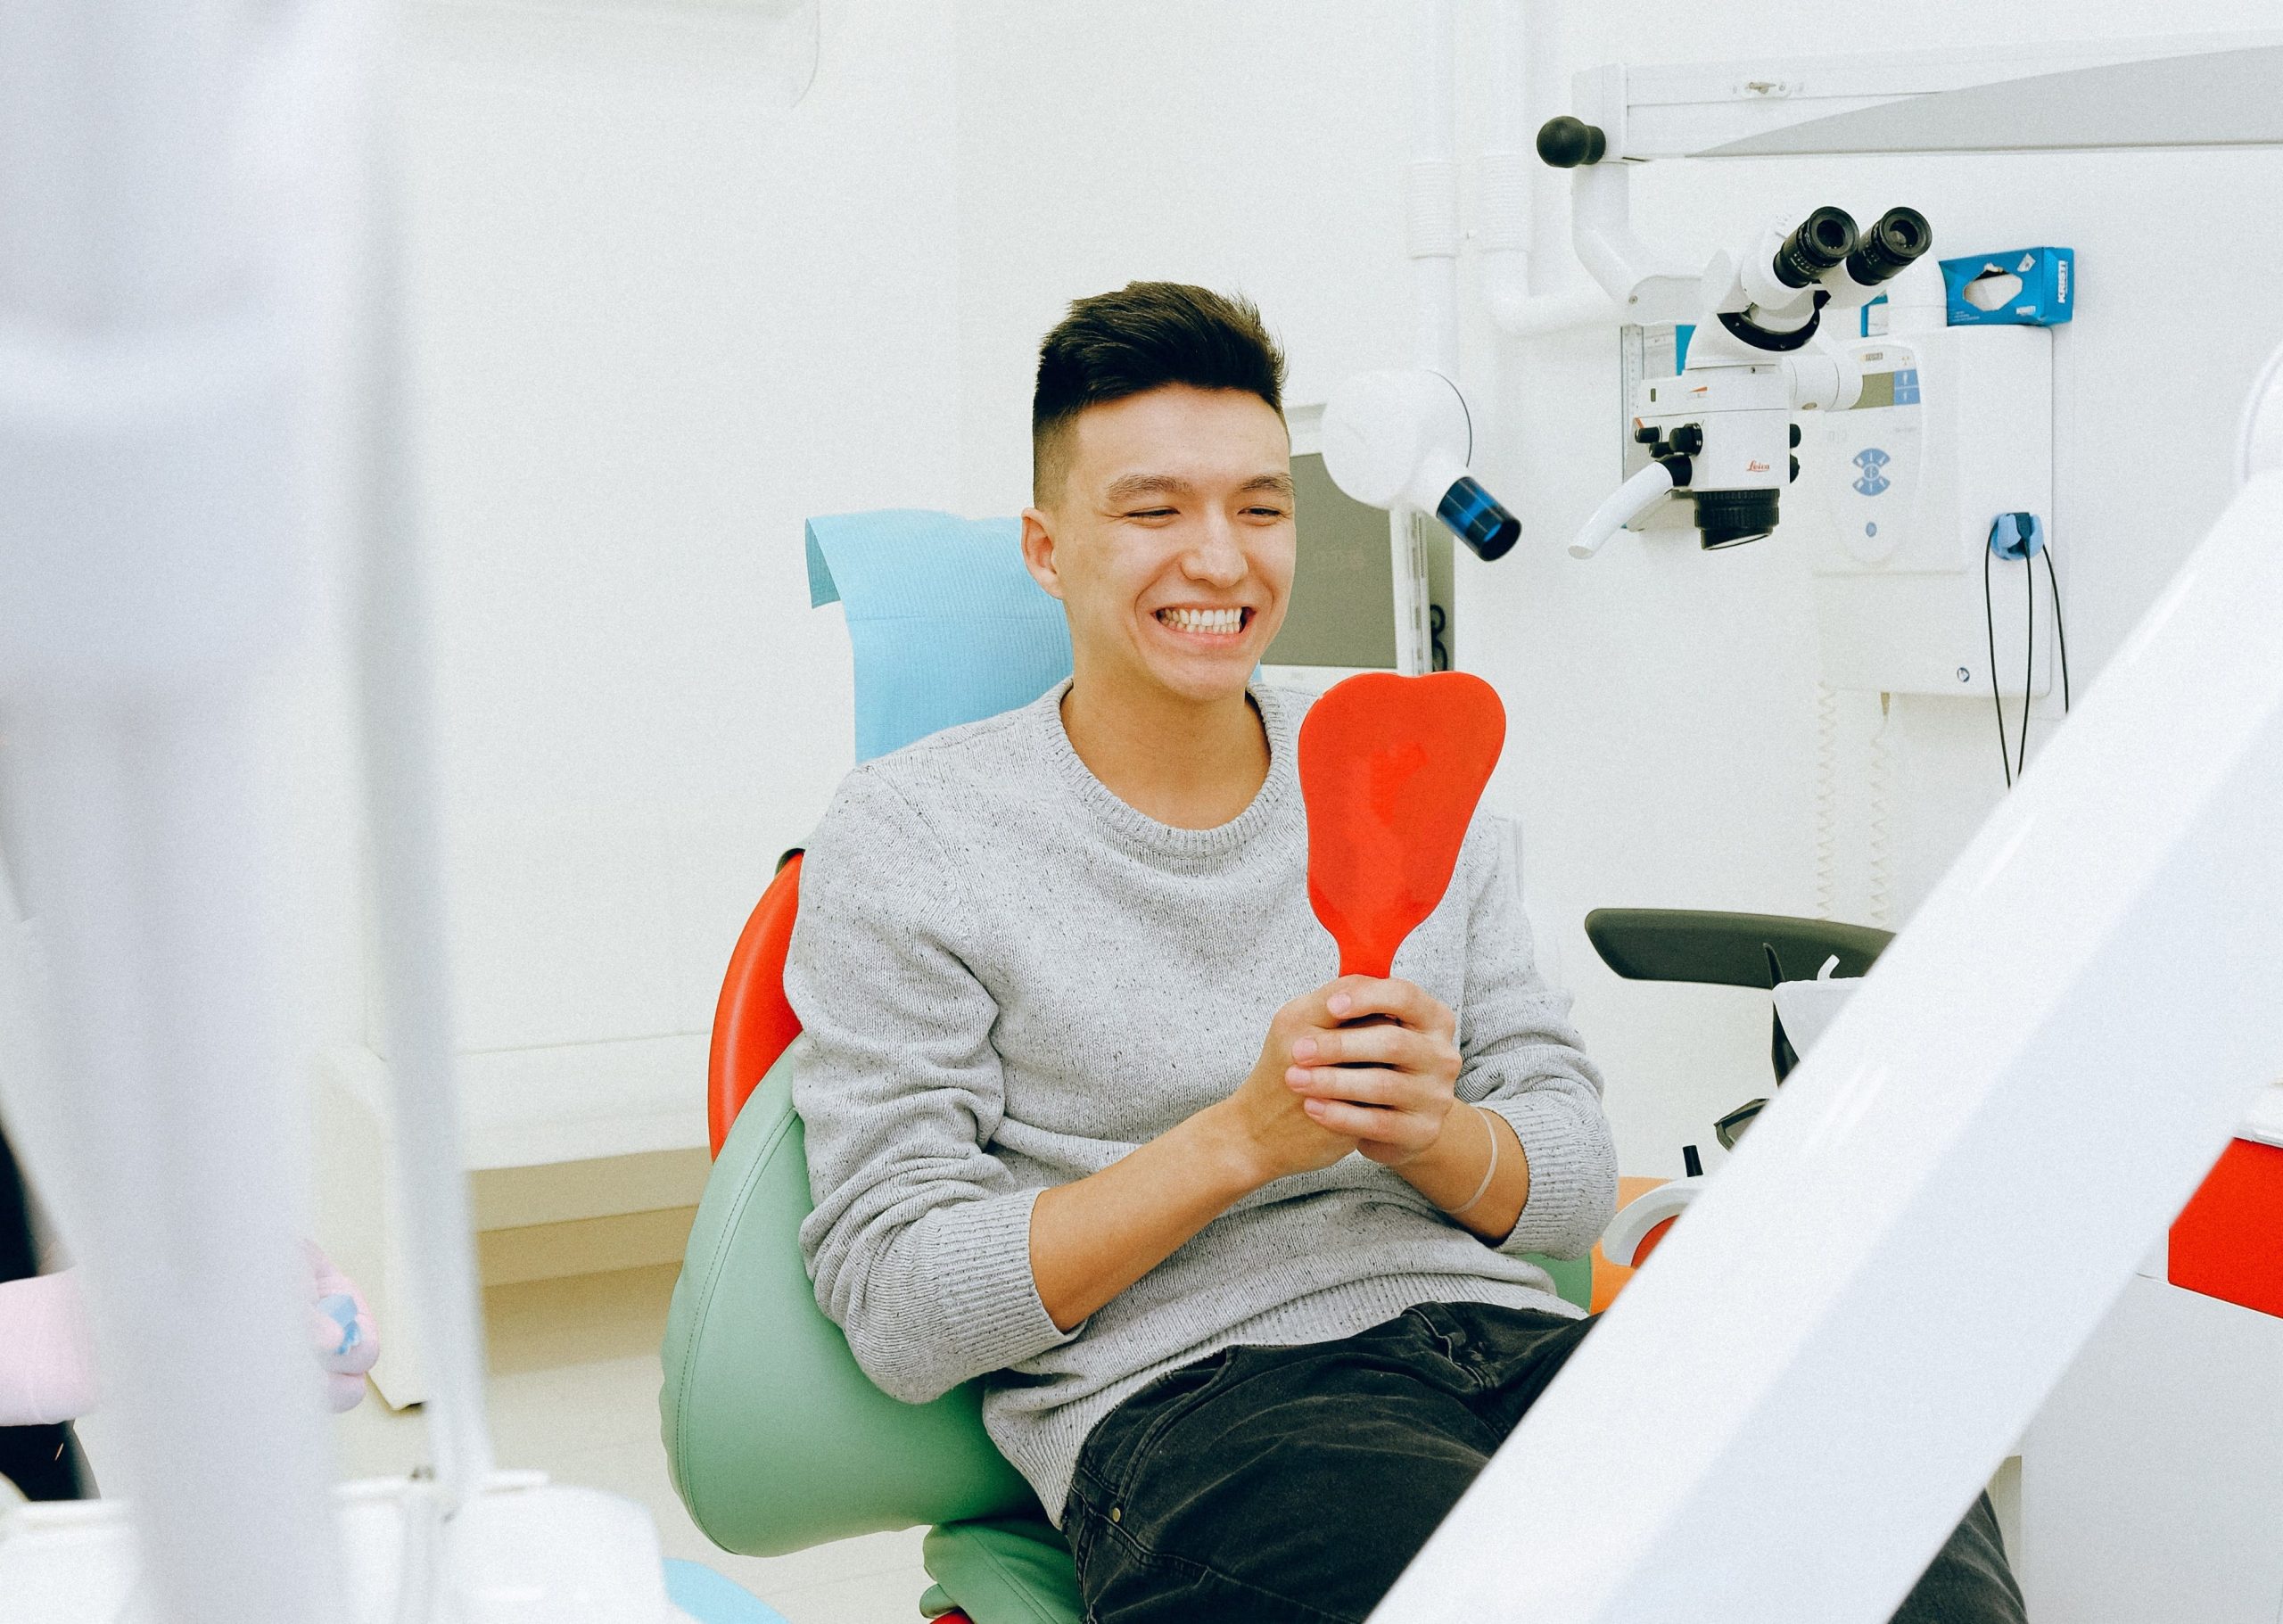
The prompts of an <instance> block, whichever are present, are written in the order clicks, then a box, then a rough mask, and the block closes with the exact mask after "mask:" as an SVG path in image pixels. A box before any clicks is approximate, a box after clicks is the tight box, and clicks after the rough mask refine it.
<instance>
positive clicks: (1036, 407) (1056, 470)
mask: <svg viewBox="0 0 2283 1624" xmlns="http://www.w3.org/2000/svg"><path fill="white" fill-rule="evenodd" d="M1168 383H1186V384H1188V385H1189V386H1190V387H1191V388H1193V389H1240V390H1243V391H1244V392H1246V393H1248V394H1255V395H1258V396H1259V397H1260V398H1261V399H1262V400H1265V401H1267V402H1268V404H1269V407H1270V408H1271V409H1272V410H1273V411H1275V412H1277V413H1278V414H1280V415H1281V414H1282V412H1283V410H1284V352H1283V350H1280V349H1279V348H1277V344H1276V341H1275V340H1274V339H1273V338H1271V337H1270V336H1269V335H1268V329H1267V328H1266V327H1265V326H1262V325H1261V320H1260V311H1259V310H1258V309H1256V308H1255V307H1254V305H1253V303H1252V301H1250V300H1248V299H1243V298H1238V297H1231V296H1229V295H1227V294H1223V293H1215V292H1214V291H1213V290H1212V289H1210V288H1203V287H1192V286H1191V285H1190V284H1187V283H1184V282H1129V283H1127V284H1125V286H1124V287H1122V288H1120V289H1119V290H1118V291H1117V293H1097V294H1095V295H1094V296H1093V297H1092V298H1091V299H1079V300H1075V301H1072V302H1071V306H1070V313H1069V314H1068V315H1067V316H1066V317H1063V318H1062V320H1061V321H1060V322H1059V324H1057V326H1055V329H1054V331H1053V332H1051V333H1050V334H1047V335H1046V338H1045V340H1044V342H1042V343H1041V344H1040V345H1039V347H1038V387H1037V389H1036V390H1035V391H1034V392H1033V394H1032V396H1031V499H1033V500H1034V501H1044V500H1045V499H1047V497H1048V495H1049V494H1050V493H1051V492H1054V491H1058V490H1059V489H1060V487H1061V483H1062V475H1063V473H1064V471H1065V469H1066V468H1067V465H1068V460H1069V450H1068V442H1069V433H1070V425H1071V424H1072V423H1073V422H1075V421H1076V418H1077V416H1078V414H1079V413H1080V412H1083V411H1084V410H1085V409H1086V408H1088V407H1090V406H1100V405H1103V404H1105V403H1106V402H1109V401H1111V400H1125V398H1126V397H1127V396H1129V395H1139V394H1145V393H1147V392H1149V391H1150V390H1153V389H1161V388H1163V387H1164V386H1165V385H1166V384H1168Z"/></svg>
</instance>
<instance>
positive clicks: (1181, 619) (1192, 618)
mask: <svg viewBox="0 0 2283 1624" xmlns="http://www.w3.org/2000/svg"><path fill="white" fill-rule="evenodd" d="M1158 619H1159V620H1161V621H1163V622H1166V625H1168V626H1171V627H1172V628H1173V629H1174V631H1209V632H1217V633H1220V634H1222V635H1224V636H1225V635H1226V634H1228V633H1230V632H1232V631H1243V630H1244V624H1245V612H1244V611H1243V610H1242V609H1160V610H1158Z"/></svg>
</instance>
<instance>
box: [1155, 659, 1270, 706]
mask: <svg viewBox="0 0 2283 1624" xmlns="http://www.w3.org/2000/svg"><path fill="white" fill-rule="evenodd" d="M1254 664H1255V662H1254V661H1253V660H1252V659H1251V658H1250V657H1249V656H1240V657H1236V658H1231V659H1216V660H1211V661H1206V660H1183V661H1180V662H1178V663H1174V662H1166V663H1163V664H1158V663H1155V662H1153V663H1152V664H1151V668H1150V677H1151V678H1152V679H1153V680H1155V682H1156V683H1157V686H1158V687H1159V688H1163V689H1164V690H1165V691H1166V693H1168V694H1171V695H1173V696H1174V697H1176V698H1179V699H1182V700H1183V701H1185V702H1186V703H1188V704H1191V705H1213V704H1216V703H1217V702H1220V701H1223V700H1228V699H1233V698H1238V697H1242V695H1243V694H1244V691H1245V688H1246V687H1247V685H1249V683H1250V682H1251V680H1252V673H1253V669H1254Z"/></svg>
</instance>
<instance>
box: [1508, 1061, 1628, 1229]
mask: <svg viewBox="0 0 2283 1624" xmlns="http://www.w3.org/2000/svg"><path fill="white" fill-rule="evenodd" d="M1478 1103H1479V1104H1480V1105H1481V1106H1482V1108H1483V1109H1487V1110H1493V1111H1496V1112H1497V1113H1498V1114H1499V1115H1500V1116H1501V1117H1504V1118H1505V1119H1506V1121H1507V1123H1508V1124H1509V1125H1511V1126H1512V1128H1513V1130H1514V1137H1515V1138H1516V1139H1518V1140H1520V1141H1521V1145H1522V1153H1523V1154H1524V1155H1525V1156H1527V1157H1529V1163H1530V1193H1529V1200H1527V1201H1525V1202H1524V1203H1523V1204H1522V1212H1521V1216H1520V1217H1519V1218H1517V1219H1515V1221H1514V1227H1513V1230H1512V1232H1510V1233H1509V1234H1508V1235H1507V1237H1506V1238H1505V1239H1504V1241H1500V1242H1499V1243H1498V1250H1500V1251H1502V1252H1538V1253H1542V1254H1544V1255H1545V1256H1547V1257H1584V1256H1585V1255H1586V1254H1587V1252H1588V1251H1590V1250H1592V1249H1593V1244H1594V1242H1595V1241H1597V1240H1599V1239H1600V1238H1601V1232H1602V1231H1603V1229H1605V1228H1607V1227H1608V1226H1609V1221H1610V1219H1611V1217H1612V1216H1614V1215H1615V1212H1616V1208H1617V1162H1616V1157H1615V1154H1614V1147H1613V1146H1612V1145H1611V1143H1610V1139H1609V1134H1607V1132H1606V1131H1604V1130H1603V1128H1602V1125H1600V1124H1599V1123H1588V1122H1586V1121H1584V1120H1582V1119H1581V1118H1582V1116H1583V1113H1581V1112H1580V1111H1579V1110H1578V1108H1577V1104H1576V1102H1575V1101H1570V1100H1568V1099H1565V1098H1563V1097H1562V1096H1561V1095H1560V1094H1518V1095H1516V1096H1514V1097H1513V1098H1512V1099H1506V1100H1486V1101H1479V1102H1478Z"/></svg>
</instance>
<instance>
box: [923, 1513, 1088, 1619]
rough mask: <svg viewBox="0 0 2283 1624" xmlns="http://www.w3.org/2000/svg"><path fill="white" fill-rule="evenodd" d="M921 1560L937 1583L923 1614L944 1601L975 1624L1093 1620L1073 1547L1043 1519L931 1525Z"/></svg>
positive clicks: (940, 1608)
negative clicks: (1072, 1554)
mask: <svg viewBox="0 0 2283 1624" xmlns="http://www.w3.org/2000/svg"><path fill="white" fill-rule="evenodd" d="M920 1560H921V1561H923V1562H926V1563H927V1574H928V1577H929V1578H931V1579H934V1580H935V1585H936V1588H935V1589H933V1590H930V1591H929V1592H928V1593H927V1596H926V1597H923V1598H922V1600H921V1608H922V1611H926V1609H927V1606H928V1605H929V1604H930V1603H931V1602H933V1601H935V1600H937V1599H940V1600H941V1601H942V1602H943V1603H946V1604H947V1605H956V1606H957V1607H958V1608H959V1609H960V1612H964V1613H966V1614H967V1615H968V1617H969V1618H971V1619H973V1620H975V1624H1079V1620H1082V1619H1083V1618H1084V1617H1085V1612H1086V1607H1085V1603H1084V1602H1083V1601H1081V1600H1080V1599H1079V1596H1078V1573H1077V1570H1076V1569H1075V1568H1073V1567H1072V1566H1071V1565H1070V1547H1069V1546H1067V1545H1065V1544H1064V1543H1063V1540H1062V1536H1061V1535H1060V1534H1059V1533H1057V1532H1056V1531H1055V1530H1054V1529H1053V1527H1052V1526H1051V1525H1050V1524H1049V1523H1047V1522H1046V1521H1043V1520H1042V1519H1040V1518H1036V1517H994V1518H989V1519H986V1520H985V1521H977V1522H947V1523H944V1525H943V1526H942V1527H940V1528H932V1529H928V1530H927V1540H926V1542H925V1543H924V1544H923V1545H922V1546H920ZM944 1610H945V1609H944V1607H937V1608H936V1609H935V1611H937V1612H943V1611H944Z"/></svg>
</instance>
